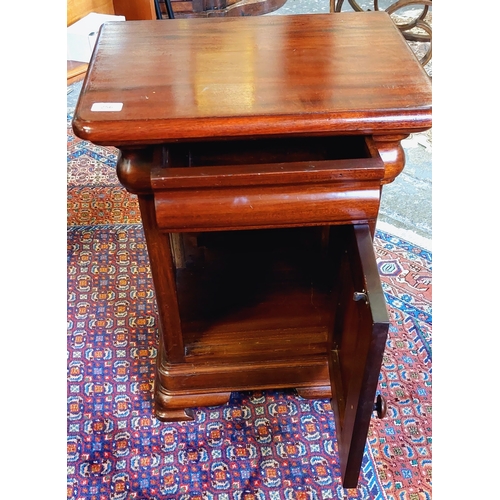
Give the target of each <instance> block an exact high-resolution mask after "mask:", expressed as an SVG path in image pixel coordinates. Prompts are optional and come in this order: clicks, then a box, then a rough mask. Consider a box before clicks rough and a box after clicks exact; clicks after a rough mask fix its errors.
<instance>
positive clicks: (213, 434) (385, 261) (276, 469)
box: [67, 108, 432, 500]
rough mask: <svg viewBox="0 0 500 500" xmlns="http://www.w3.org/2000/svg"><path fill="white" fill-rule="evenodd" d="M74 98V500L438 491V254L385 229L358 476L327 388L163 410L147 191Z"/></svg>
mask: <svg viewBox="0 0 500 500" xmlns="http://www.w3.org/2000/svg"><path fill="white" fill-rule="evenodd" d="M71 119H72V109H71V108H69V110H68V238H67V240H68V332H67V335H68V338H67V352H68V354H67V357H68V385H67V387H68V403H67V408H68V419H67V423H68V428H67V440H68V448H67V449H68V454H67V464H68V472H67V492H68V493H67V497H68V499H71V500H83V499H89V500H90V499H92V500H94V499H95V500H101V499H112V500H121V499H123V500H125V499H140V500H160V499H168V500H174V499H176V500H188V499H192V500H194V499H196V500H212V499H213V500H254V499H259V500H260V499H271V500H278V499H279V500H288V499H290V500H291V499H297V500H310V499H318V500H322V499H336V498H350V499H351V498H352V499H385V500H420V499H430V498H431V484H432V482H431V471H432V460H431V459H432V457H431V452H432V451H431V450H432V443H431V436H432V405H431V399H432V385H431V376H432V350H431V348H432V341H431V328H432V309H431V296H432V282H431V270H432V255H431V253H430V252H428V251H427V250H425V249H423V248H420V247H418V246H415V245H413V244H411V243H409V242H407V241H404V240H402V239H400V238H398V237H395V236H393V235H390V234H388V233H385V232H382V231H377V232H376V235H375V239H374V244H375V252H376V257H377V262H378V268H379V272H380V276H381V281H382V286H383V290H384V292H385V297H386V301H387V305H388V311H389V316H390V320H391V325H390V328H389V338H388V341H387V345H386V350H385V354H384V360H383V366H382V372H381V374H380V379H379V388H378V390H379V392H380V393H381V394H382V395H383V396H385V397H386V399H387V402H388V412H387V416H386V417H385V418H384V419H383V420H378V419H376V418H373V419H372V421H371V425H370V431H369V436H368V441H367V445H366V448H365V454H364V458H363V464H362V471H361V475H360V481H359V487H358V488H357V489H355V490H344V489H343V488H342V487H341V483H340V469H339V465H338V454H337V452H338V450H337V444H336V439H335V425H334V421H333V414H332V410H331V407H330V403H329V401H327V400H306V399H302V398H300V397H298V396H297V394H296V393H295V392H294V391H292V390H290V391H264V392H247V393H234V394H233V395H232V397H231V400H230V401H229V403H228V404H226V405H223V406H220V407H212V408H198V409H196V410H195V412H194V413H195V420H194V421H192V422H177V423H161V422H159V421H158V420H156V419H155V418H154V416H153V409H154V408H153V405H154V402H153V399H152V391H153V380H154V366H155V357H156V349H157V340H158V339H157V321H158V318H157V311H156V304H155V295H154V289H153V284H152V278H151V274H150V267H149V260H148V256H147V252H146V246H145V239H144V234H143V231H142V226H141V223H140V214H139V209H138V204H137V201H136V199H135V197H134V196H133V195H130V194H128V193H127V192H126V191H125V190H124V189H123V188H122V187H121V186H120V184H119V182H118V179H117V178H116V174H115V165H116V159H117V158H116V153H117V151H116V150H115V149H113V148H104V147H101V146H96V145H93V144H91V143H89V142H87V141H82V140H80V139H78V138H76V137H75V136H74V135H73V132H72V130H71Z"/></svg>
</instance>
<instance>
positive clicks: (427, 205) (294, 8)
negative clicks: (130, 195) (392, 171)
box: [68, 0, 432, 250]
mask: <svg viewBox="0 0 500 500" xmlns="http://www.w3.org/2000/svg"><path fill="white" fill-rule="evenodd" d="M358 3H359V5H360V6H361V7H362V8H365V9H369V8H372V9H373V7H372V6H373V2H372V1H359V0H358ZM391 3H392V2H391V1H390V0H386V1H385V2H384V1H383V0H381V1H380V2H379V4H380V8H384V7H387V6H388V5H389V4H391ZM345 4H347V5H346V6H344V8H343V10H345V11H348V10H352V9H351V7H350V6H349V4H348V2H347V1H346V2H345ZM417 10H418V9H417ZM322 12H325V13H326V12H329V0H288V1H287V2H286V4H285V5H284V6H283V7H282V8H280V9H278V10H276V11H275V12H273V13H271V14H267V15H290V14H305V13H322ZM426 70H427V72H428V73H429V74H430V75H432V62H431V63H429V64H428V65H427V66H426ZM81 85H82V83H81V82H78V83H74V84H72V85H71V86H70V87H69V88H68V92H69V93H68V106H69V107H71V106H75V104H76V100H77V98H78V94H79V92H80V89H81ZM403 148H404V150H405V155H406V166H405V169H404V170H403V172H402V173H401V174H400V175H399V176H398V177H397V179H396V180H395V181H394V182H393V183H391V184H388V185H386V186H384V188H383V193H382V201H381V207H380V213H379V223H378V227H379V228H380V229H382V230H386V231H388V232H390V233H391V234H397V235H398V236H400V237H403V238H405V239H407V240H409V241H411V242H413V243H416V244H418V245H420V246H422V247H424V248H426V249H428V250H430V249H431V240H432V131H427V132H425V133H421V134H414V135H412V136H410V137H409V138H408V139H406V140H405V141H403Z"/></svg>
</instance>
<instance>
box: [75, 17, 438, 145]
mask: <svg viewBox="0 0 500 500" xmlns="http://www.w3.org/2000/svg"><path fill="white" fill-rule="evenodd" d="M97 46H98V49H97V51H96V53H95V54H94V57H93V60H92V61H91V63H90V71H89V74H88V76H87V78H86V80H85V82H84V86H83V89H82V93H81V98H80V102H79V104H78V106H77V109H76V113H75V118H74V122H73V126H74V130H75V133H76V134H77V135H78V136H79V137H81V138H84V139H88V140H91V141H92V142H94V143H98V144H107V145H116V146H120V145H122V146H123V145H132V144H134V145H141V144H142V145H145V144H154V143H160V142H165V141H167V142H168V141H174V140H183V139H184V140H185V139H188V140H194V139H203V138H212V139H213V138H234V137H241V136H245V137H263V136H274V135H280V134H287V135H289V134H295V135H305V134H307V135H311V134H320V135H321V134H332V133H338V134H343V135H346V134H351V133H352V134H372V133H377V134H390V133H400V134H401V133H411V132H414V131H418V130H425V129H428V128H430V126H431V82H430V80H429V78H428V76H427V75H426V74H425V72H424V70H423V69H422V67H421V66H420V65H419V63H418V61H417V60H416V58H415V56H414V55H413V53H412V52H411V50H410V48H409V47H408V45H407V43H406V42H405V40H404V39H403V37H402V36H401V34H400V32H399V31H398V29H397V28H396V27H395V25H394V24H393V22H392V21H391V19H390V18H389V16H388V15H387V14H386V13H384V12H369V13H342V14H336V15H331V14H312V15H297V16H268V17H243V18H240V17H237V18H217V19H178V20H170V21H169V22H168V23H158V22H156V21H131V22H127V23H109V24H106V25H105V26H104V27H103V29H102V32H101V34H100V36H99V40H98V42H97ZM95 103H105V104H106V103H119V104H121V105H122V107H121V110H120V111H92V106H93V105H94V104H95Z"/></svg>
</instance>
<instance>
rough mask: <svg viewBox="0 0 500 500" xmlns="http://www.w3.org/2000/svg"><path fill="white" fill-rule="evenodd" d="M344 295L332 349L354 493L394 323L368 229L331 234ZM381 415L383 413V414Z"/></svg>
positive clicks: (348, 480)
mask: <svg viewBox="0 0 500 500" xmlns="http://www.w3.org/2000/svg"><path fill="white" fill-rule="evenodd" d="M331 239H334V240H335V241H331V243H333V245H332V248H335V250H334V252H335V256H334V259H335V261H336V263H337V266H338V267H337V270H338V275H337V280H338V282H339V283H341V286H339V287H338V289H339V292H338V293H339V295H338V298H337V301H336V305H335V319H334V326H333V334H332V338H331V339H330V340H331V344H330V346H329V369H330V381H331V386H332V395H333V397H332V408H333V411H334V413H335V428H336V433H337V442H338V448H339V455H340V466H341V471H342V484H343V487H344V488H355V487H356V486H357V483H358V476H359V471H360V468H361V461H362V458H363V453H364V449H365V444H366V438H367V435H368V428H369V425H370V418H371V416H372V413H373V411H374V401H375V393H376V390H377V383H378V378H379V374H380V368H381V365H382V356H383V353H384V348H385V343H386V339H387V332H388V329H389V318H388V314H387V309H386V303H385V299H384V294H383V291H382V287H381V284H380V278H379V274H378V269H377V263H376V260H375V253H374V250H373V241H372V238H371V232H370V228H369V226H368V225H357V226H342V227H340V228H335V231H332V233H331ZM379 413H380V412H379Z"/></svg>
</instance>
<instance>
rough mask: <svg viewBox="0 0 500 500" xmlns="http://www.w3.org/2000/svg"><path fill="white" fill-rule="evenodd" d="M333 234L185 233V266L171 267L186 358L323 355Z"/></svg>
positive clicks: (311, 230)
mask: <svg viewBox="0 0 500 500" xmlns="http://www.w3.org/2000/svg"><path fill="white" fill-rule="evenodd" d="M332 229H333V228H332ZM331 232H332V231H330V228H329V227H308V228H291V229H267V230H249V231H226V232H213V233H212V232H211V233H197V234H195V235H190V238H189V241H190V244H189V245H185V249H184V252H185V255H186V260H185V264H184V266H183V267H182V268H179V269H177V290H178V300H179V309H180V314H181V323H182V330H183V337H184V343H185V355H186V360H187V361H188V360H189V359H191V360H192V361H194V360H196V361H201V360H203V359H204V358H207V359H208V358H209V359H210V360H211V361H214V360H216V359H219V360H223V359H224V358H231V359H232V360H234V359H240V360H241V361H244V360H249V359H255V358H256V356H258V357H259V359H261V360H262V359H269V360H272V359H276V358H281V357H284V358H287V357H290V356H292V357H293V356H304V355H322V354H325V353H326V345H327V340H328V337H329V333H330V332H331V330H332V327H333V310H334V304H333V302H332V301H333V296H332V289H333V288H334V286H333V285H334V269H333V267H332V264H331V258H330V257H329V254H330V251H329V248H330V245H331V244H332V242H331V241H329V240H331V239H332V235H331ZM184 241H185V242H186V241H188V238H185V239H184ZM193 241H194V242H195V244H194V243H193ZM277 339H278V341H277Z"/></svg>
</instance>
